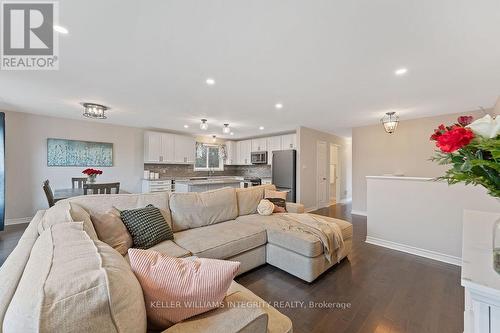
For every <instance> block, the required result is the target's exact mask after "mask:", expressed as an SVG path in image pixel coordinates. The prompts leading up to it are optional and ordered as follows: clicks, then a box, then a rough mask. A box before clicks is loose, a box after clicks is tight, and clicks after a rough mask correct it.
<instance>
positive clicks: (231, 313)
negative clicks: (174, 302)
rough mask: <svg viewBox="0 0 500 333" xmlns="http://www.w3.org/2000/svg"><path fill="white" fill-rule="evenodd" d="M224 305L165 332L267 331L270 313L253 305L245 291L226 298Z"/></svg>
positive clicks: (260, 332)
mask: <svg viewBox="0 0 500 333" xmlns="http://www.w3.org/2000/svg"><path fill="white" fill-rule="evenodd" d="M223 304H224V305H223V306H221V307H220V308H218V309H215V310H212V311H209V312H206V313H203V314H201V315H198V316H195V317H193V318H190V319H187V320H185V321H182V322H180V323H177V324H175V325H174V326H171V327H169V328H168V329H167V330H165V331H163V333H191V332H196V333H198V332H200V333H212V332H223V333H253V332H256V333H266V332H267V323H268V315H267V313H266V311H264V310H263V309H262V308H261V307H259V306H258V305H253V304H251V303H250V302H249V300H248V298H246V297H245V295H244V293H241V292H235V293H233V294H231V295H229V296H226V298H224V302H223Z"/></svg>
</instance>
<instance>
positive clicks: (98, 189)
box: [83, 183, 120, 195]
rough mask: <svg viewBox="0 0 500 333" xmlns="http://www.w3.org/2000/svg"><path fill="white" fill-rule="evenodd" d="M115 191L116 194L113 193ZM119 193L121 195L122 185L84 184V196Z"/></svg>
mask: <svg viewBox="0 0 500 333" xmlns="http://www.w3.org/2000/svg"><path fill="white" fill-rule="evenodd" d="M89 190H90V191H89ZM113 190H115V191H114V193H113ZM89 192H91V193H89ZM118 193H120V183H107V184H84V185H83V195H88V194H118Z"/></svg>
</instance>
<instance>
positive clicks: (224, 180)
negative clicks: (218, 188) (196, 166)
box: [175, 177, 241, 185]
mask: <svg viewBox="0 0 500 333" xmlns="http://www.w3.org/2000/svg"><path fill="white" fill-rule="evenodd" d="M240 182H241V179H237V178H229V177H228V178H218V177H216V178H212V179H210V178H209V179H186V180H176V181H175V183H176V184H186V185H207V184H234V183H240Z"/></svg>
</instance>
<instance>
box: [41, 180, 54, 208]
mask: <svg viewBox="0 0 500 333" xmlns="http://www.w3.org/2000/svg"><path fill="white" fill-rule="evenodd" d="M42 187H43V191H44V192H45V196H46V197H47V202H48V204H49V207H52V206H54V205H55V203H56V200H55V199H54V193H53V192H52V188H50V183H49V180H48V179H47V180H45V181H44V182H43V185H42Z"/></svg>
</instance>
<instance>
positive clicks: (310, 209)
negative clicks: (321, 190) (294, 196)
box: [304, 206, 318, 213]
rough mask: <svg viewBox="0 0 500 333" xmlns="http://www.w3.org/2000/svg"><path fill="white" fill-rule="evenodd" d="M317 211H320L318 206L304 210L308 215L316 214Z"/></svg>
mask: <svg viewBox="0 0 500 333" xmlns="http://www.w3.org/2000/svg"><path fill="white" fill-rule="evenodd" d="M315 210H318V206H314V207H309V208H305V209H304V211H305V212H306V213H310V212H314V211H315Z"/></svg>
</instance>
